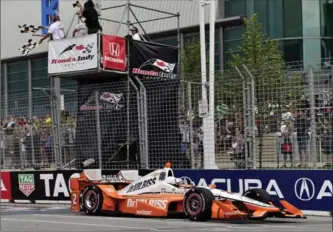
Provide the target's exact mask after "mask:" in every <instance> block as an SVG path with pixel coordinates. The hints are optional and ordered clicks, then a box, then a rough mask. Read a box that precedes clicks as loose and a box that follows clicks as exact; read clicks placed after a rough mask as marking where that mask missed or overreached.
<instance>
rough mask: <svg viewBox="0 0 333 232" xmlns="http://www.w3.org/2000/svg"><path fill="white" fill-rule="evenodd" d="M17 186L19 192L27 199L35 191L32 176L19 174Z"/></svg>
mask: <svg viewBox="0 0 333 232" xmlns="http://www.w3.org/2000/svg"><path fill="white" fill-rule="evenodd" d="M18 185H19V188H20V191H21V192H22V193H23V194H24V195H26V196H27V197H28V196H30V194H31V193H32V192H33V191H34V190H35V177H34V174H19V175H18Z"/></svg>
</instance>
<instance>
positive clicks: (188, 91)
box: [187, 82, 195, 168]
mask: <svg viewBox="0 0 333 232" xmlns="http://www.w3.org/2000/svg"><path fill="white" fill-rule="evenodd" d="M187 97H188V102H187V104H188V112H189V114H188V120H189V124H190V131H189V132H190V155H191V164H192V168H195V163H194V161H195V160H194V151H193V119H192V88H191V82H187Z"/></svg>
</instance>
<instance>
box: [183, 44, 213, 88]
mask: <svg viewBox="0 0 333 232" xmlns="http://www.w3.org/2000/svg"><path fill="white" fill-rule="evenodd" d="M207 60H208V59H207ZM181 64H182V67H181V78H182V80H183V81H191V82H197V83H201V57H200V40H198V39H197V40H194V41H193V42H191V43H186V44H185V48H184V50H183V51H182V54H181ZM207 67H208V66H207Z"/></svg>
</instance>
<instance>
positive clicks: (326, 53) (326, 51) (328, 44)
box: [321, 39, 333, 59]
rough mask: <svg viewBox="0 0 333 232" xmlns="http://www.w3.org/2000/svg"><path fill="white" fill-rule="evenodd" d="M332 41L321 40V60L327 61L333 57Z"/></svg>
mask: <svg viewBox="0 0 333 232" xmlns="http://www.w3.org/2000/svg"><path fill="white" fill-rule="evenodd" d="M332 52H333V51H332V39H322V40H321V58H322V59H327V58H331V57H332V56H333V54H332Z"/></svg>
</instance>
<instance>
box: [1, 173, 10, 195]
mask: <svg viewBox="0 0 333 232" xmlns="http://www.w3.org/2000/svg"><path fill="white" fill-rule="evenodd" d="M10 183H11V182H10V173H9V172H1V199H4V200H11V199H12V189H11V184H10Z"/></svg>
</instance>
